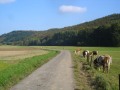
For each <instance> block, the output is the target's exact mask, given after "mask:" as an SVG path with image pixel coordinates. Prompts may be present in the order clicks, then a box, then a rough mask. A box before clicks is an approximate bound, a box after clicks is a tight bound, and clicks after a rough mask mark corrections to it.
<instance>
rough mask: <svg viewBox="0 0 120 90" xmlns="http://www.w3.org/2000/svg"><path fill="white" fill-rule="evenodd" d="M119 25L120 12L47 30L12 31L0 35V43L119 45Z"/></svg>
mask: <svg viewBox="0 0 120 90" xmlns="http://www.w3.org/2000/svg"><path fill="white" fill-rule="evenodd" d="M119 27H120V14H112V15H108V16H105V17H102V18H99V19H96V20H93V21H89V22H85V23H82V24H78V25H75V26H69V27H64V28H54V29H49V30H47V31H22V30H19V31H13V32H10V33H7V34H3V35H1V36H0V43H1V44H9V45H76V46H78V45H81V46H119V45H120V43H118V42H119V41H120V28H119ZM105 34H109V36H108V37H107V38H106V35H105ZM103 39H104V44H101V43H100V40H103ZM98 41H99V42H98ZM108 41H109V42H111V43H109V42H108ZM115 41H116V42H115Z"/></svg>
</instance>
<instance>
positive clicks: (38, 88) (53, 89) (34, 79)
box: [10, 50, 74, 90]
mask: <svg viewBox="0 0 120 90" xmlns="http://www.w3.org/2000/svg"><path fill="white" fill-rule="evenodd" d="M73 81H74V80H73V71H72V60H71V55H70V52H69V51H65V50H64V51H61V53H60V54H59V55H57V56H56V57H55V58H53V59H52V60H50V61H49V62H48V63H46V64H44V65H43V66H42V67H40V68H38V69H37V70H36V71H34V72H33V73H32V74H31V75H29V76H28V77H26V78H25V79H24V80H22V81H21V82H19V83H18V84H17V85H15V86H13V87H12V88H11V89H10V90H74V84H73Z"/></svg>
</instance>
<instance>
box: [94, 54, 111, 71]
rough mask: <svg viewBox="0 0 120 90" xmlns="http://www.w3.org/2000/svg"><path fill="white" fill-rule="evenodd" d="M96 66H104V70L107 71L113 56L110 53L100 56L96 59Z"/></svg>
mask: <svg viewBox="0 0 120 90" xmlns="http://www.w3.org/2000/svg"><path fill="white" fill-rule="evenodd" d="M93 63H94V66H95V67H96V68H99V69H100V66H102V67H103V72H105V71H106V72H107V73H108V71H109V69H110V64H111V63H112V57H111V56H110V55H103V56H99V57H97V58H96V59H95V60H94V62H93Z"/></svg>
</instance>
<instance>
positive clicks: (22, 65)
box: [0, 51, 58, 90]
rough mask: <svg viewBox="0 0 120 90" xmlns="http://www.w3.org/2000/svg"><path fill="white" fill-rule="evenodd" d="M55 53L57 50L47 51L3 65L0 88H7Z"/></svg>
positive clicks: (4, 89)
mask: <svg viewBox="0 0 120 90" xmlns="http://www.w3.org/2000/svg"><path fill="white" fill-rule="evenodd" d="M57 53H58V51H49V53H48V54H44V55H40V56H33V57H31V58H26V59H24V60H21V61H20V62H18V63H16V64H13V65H10V66H9V65H8V67H6V68H5V67H4V69H2V70H1V71H0V90H8V89H9V88H10V87H11V86H12V85H14V84H16V83H17V82H18V81H20V80H21V79H23V78H24V77H26V76H27V75H29V74H30V73H31V72H32V71H33V70H35V69H37V68H38V67H40V66H41V65H42V64H44V63H45V62H47V61H48V60H49V59H50V58H51V57H53V56H55V55H56V54H57Z"/></svg>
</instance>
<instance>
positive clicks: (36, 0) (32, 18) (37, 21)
mask: <svg viewBox="0 0 120 90" xmlns="http://www.w3.org/2000/svg"><path fill="white" fill-rule="evenodd" d="M115 13H119V14H120V0H0V35H2V34H5V33H9V32H11V31H15V30H37V31H38V30H40V31H41V30H48V29H51V28H63V27H67V26H72V25H77V24H80V23H84V22H88V21H92V20H95V19H97V18H101V17H104V16H107V15H111V14H115Z"/></svg>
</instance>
